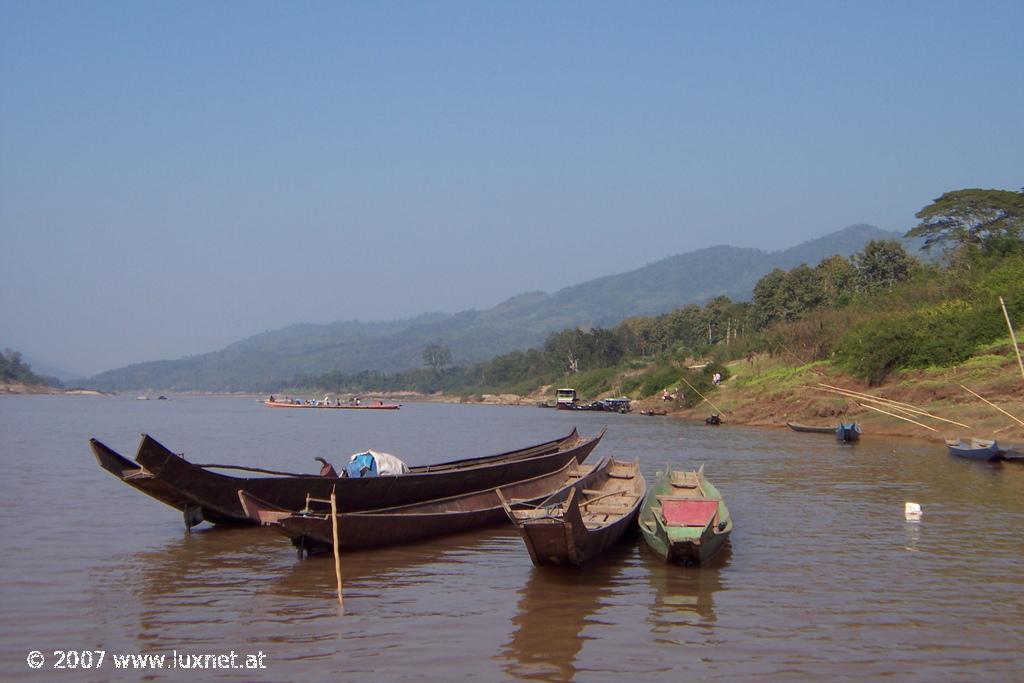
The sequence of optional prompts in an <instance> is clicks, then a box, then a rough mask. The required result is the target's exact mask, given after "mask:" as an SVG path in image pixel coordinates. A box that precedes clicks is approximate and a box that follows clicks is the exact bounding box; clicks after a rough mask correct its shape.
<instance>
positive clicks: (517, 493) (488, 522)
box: [239, 459, 608, 553]
mask: <svg viewBox="0 0 1024 683" xmlns="http://www.w3.org/2000/svg"><path fill="white" fill-rule="evenodd" d="M607 467H608V461H607V460H605V461H602V462H601V463H599V464H598V465H597V466H596V467H595V468H591V467H587V466H586V465H579V464H577V462H576V461H575V459H573V460H571V461H570V462H569V463H567V464H566V465H565V466H564V467H562V468H561V469H559V470H556V471H554V472H550V473H547V474H544V475H541V476H539V477H533V478H531V479H526V480H523V481H519V482H514V483H511V484H508V485H506V486H503V487H501V488H500V491H501V492H500V493H499V489H496V488H495V489H486V490H483V491H474V492H472V493H467V494H463V495H459V496H452V497H449V498H441V499H437V500H430V501H426V502H422V503H414V504H411V505H403V506H397V507H390V508H384V509H380V510H370V511H367V512H349V513H341V514H339V515H338V546H339V547H340V548H344V549H354V548H368V547H375V546H385V545H397V544H401V543H411V542H414V541H422V540H425V539H428V538H436V537H439V536H447V535H450V534H456V533H460V532H464V531H472V530H475V529H482V528H487V527H491V526H499V525H501V524H506V523H508V516H507V515H506V514H505V509H504V507H503V504H502V498H503V497H504V498H506V499H508V498H512V499H517V500H518V501H537V500H541V499H544V498H546V497H548V496H550V495H552V494H553V493H556V492H558V491H562V490H564V489H566V488H569V487H574V486H579V485H585V484H586V482H587V481H590V480H591V479H593V477H594V473H595V472H600V471H602V470H603V469H605V468H607ZM239 498H240V499H241V502H242V504H243V506H244V507H245V509H246V511H247V512H248V514H249V515H250V517H251V518H253V519H256V520H259V521H261V522H262V523H264V524H267V525H268V526H270V527H271V528H273V529H274V530H275V531H277V532H278V533H281V534H283V535H285V536H288V537H289V538H290V539H291V540H292V543H293V544H294V545H295V546H296V547H298V548H301V549H304V550H306V551H307V552H313V553H315V552H323V551H326V550H330V549H331V547H332V545H333V538H332V534H333V529H332V522H331V516H330V514H323V513H321V514H309V513H294V512H288V511H282V510H275V509H268V506H266V504H265V503H263V502H262V501H259V500H258V499H255V498H253V497H251V496H249V495H248V494H246V493H245V492H240V493H239ZM321 507H322V504H321Z"/></svg>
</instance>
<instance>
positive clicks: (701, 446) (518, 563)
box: [0, 396, 1024, 681]
mask: <svg viewBox="0 0 1024 683" xmlns="http://www.w3.org/2000/svg"><path fill="white" fill-rule="evenodd" d="M573 425H576V426H578V427H579V429H580V432H581V433H583V434H587V435H589V434H593V433H595V432H597V431H598V430H599V429H600V427H601V426H602V425H608V434H607V436H606V437H605V439H604V441H603V442H602V443H601V445H600V446H599V447H598V448H597V450H596V451H595V452H594V453H593V454H592V455H591V461H596V460H597V459H598V458H599V457H601V456H604V455H614V456H616V457H618V458H624V459H634V458H639V460H640V463H641V468H642V470H643V472H644V474H645V475H646V476H647V477H648V479H651V478H652V477H653V476H654V474H655V471H656V470H657V469H659V468H663V467H664V466H665V465H666V464H667V465H669V466H671V467H673V468H687V469H694V468H696V467H698V466H700V465H701V464H704V465H705V471H706V473H707V476H708V477H709V479H711V481H712V482H713V483H714V484H715V485H716V486H717V487H718V488H719V489H720V490H721V491H722V493H723V495H724V496H725V499H726V502H727V504H728V505H729V507H730V510H731V511H732V515H733V518H734V521H735V530H734V532H733V535H732V540H731V543H730V545H729V546H727V547H726V549H725V550H724V551H723V553H722V554H721V555H720V556H719V558H718V559H717V561H716V562H715V564H714V565H713V566H712V567H707V568H700V569H693V568H684V567H678V566H667V565H664V564H662V563H661V562H660V561H658V560H657V559H656V558H655V557H654V555H653V554H651V553H649V552H648V551H647V549H646V548H644V547H643V543H642V541H640V540H639V537H635V538H632V539H628V540H626V541H625V542H623V543H622V544H621V545H620V546H618V547H617V548H616V549H615V551H614V552H612V553H611V554H609V555H606V556H603V557H602V558H600V559H599V561H597V562H596V563H594V564H593V565H591V566H589V567H587V568H585V569H583V570H577V569H560V568H544V569H535V568H534V567H533V566H532V564H531V563H530V559H529V556H528V554H527V552H526V549H525V547H524V546H523V543H522V541H521V540H520V539H519V537H518V535H516V533H515V532H514V530H512V529H510V528H500V529H494V530H488V531H481V532H476V533H471V534H467V535H460V536H455V537H449V538H443V539H438V540H436V541H432V542H427V543H420V544H416V545H410V546H404V547H397V548H389V549H380V550H375V551H362V552H353V553H349V554H346V555H344V556H343V558H342V564H343V574H344V581H345V593H344V594H345V612H344V613H343V614H342V613H340V611H339V608H338V604H337V600H336V597H335V593H334V591H335V579H334V564H333V560H332V559H331V558H330V557H329V556H328V557H323V558H312V559H307V560H300V559H298V558H297V557H296V553H295V552H294V550H293V549H292V547H291V545H290V543H289V542H288V540H287V539H285V538H284V537H280V536H278V535H276V534H274V533H272V532H271V531H269V530H266V529H259V528H246V529H217V528H211V527H207V526H206V525H204V526H202V527H199V528H197V529H195V530H193V532H192V533H191V534H186V533H185V531H184V527H183V524H182V521H181V516H180V514H179V513H177V512H176V511H174V510H172V509H171V508H168V507H166V506H164V505H162V504H161V503H158V502H157V501H155V500H153V499H150V498H148V497H146V496H144V495H142V494H140V493H139V492H137V491H135V490H133V489H131V488H129V487H128V486H126V485H124V484H123V483H121V482H119V481H117V480H116V479H114V478H113V477H111V476H110V475H108V474H107V473H106V472H104V471H102V470H100V469H99V467H98V466H97V465H96V463H95V461H94V459H93V457H92V455H91V453H90V450H89V447H88V443H87V442H88V439H89V437H92V436H94V437H96V438H98V439H100V440H101V441H104V442H105V443H107V445H109V446H111V447H113V448H115V449H116V450H118V451H119V452H121V453H122V454H125V455H127V456H129V457H130V456H131V455H133V454H134V452H135V448H136V446H137V444H138V436H139V433H140V432H143V431H145V432H148V433H150V434H152V435H153V436H154V437H155V438H157V439H158V440H160V441H161V442H162V443H164V444H165V445H167V446H168V447H169V448H171V449H172V450H174V451H177V452H183V453H184V454H185V455H186V457H189V458H190V459H193V460H194V461H198V462H220V463H228V464H244V465H257V466H264V467H268V468H272V469H281V470H288V471H308V472H315V471H317V465H316V463H314V462H313V460H312V458H313V457H314V456H323V457H326V458H328V459H329V460H333V461H334V462H335V463H336V464H337V463H339V462H340V461H343V460H344V459H345V458H346V457H347V455H349V454H351V453H353V452H357V451H361V450H365V449H367V448H374V449H376V450H383V451H387V452H390V453H394V454H396V455H398V456H400V457H402V458H404V459H405V460H406V461H407V462H409V463H410V464H419V463H427V462H435V461H442V460H449V459H452V458H456V457H460V456H467V455H477V454H485V453H492V452H497V451H503V450H508V449H510V448H514V447H519V446H525V445H529V444H532V443H535V442H539V441H543V440H546V439H550V438H555V437H558V436H562V435H564V434H565V433H567V432H568V431H569V429H570V428H571V427H572V426H573ZM0 454H2V456H0V457H2V465H3V472H4V478H3V493H4V495H3V496H2V497H0V562H2V563H3V564H2V568H3V574H2V576H3V580H2V581H0V679H2V680H39V681H44V680H45V681H50V680H53V681H59V680H97V681H103V680H140V679H142V678H146V679H147V680H207V679H214V678H216V679H226V680H260V681H263V680H268V681H322V680H331V681H356V680H360V681H365V680H373V681H391V680H444V681H452V680H473V681H501V680H524V679H525V680H540V681H564V680H579V681H621V680H624V679H625V678H627V677H628V679H629V680H633V681H666V680H677V681H681V680H687V679H691V678H692V679H696V680H724V681H735V680H745V679H750V678H757V679H758V680H769V681H834V680H835V681H840V680H865V679H867V680H873V679H883V678H884V679H886V680H891V681H1014V680H1016V681H1021V680H1024V654H1022V653H1024V573H1022V568H1024V466H1022V465H1016V464H1003V465H999V464H996V465H992V464H987V463H975V462H969V461H963V460H959V459H954V458H951V457H950V456H948V455H947V454H946V452H945V449H944V448H942V447H941V446H938V445H934V444H927V443H922V442H918V441H913V440H898V439H892V438H882V437H877V438H872V436H871V435H866V436H865V437H863V439H862V440H861V442H860V443H858V444H856V445H853V446H842V445H839V444H837V443H836V442H835V440H834V439H833V438H831V437H829V436H828V435H815V434H797V433H793V432H789V431H787V430H761V429H751V428H743V427H731V426H728V425H725V426H722V427H718V428H714V427H705V426H704V425H702V424H693V423H687V422H681V421H678V420H674V419H671V418H663V417H653V418H652V417H643V416H639V415H616V414H607V413H593V414H592V413H565V412H558V411H553V410H541V409H539V408H532V407H492V406H463V405H443V404H407V405H405V406H403V408H402V409H401V410H400V411H360V412H356V411H314V410H288V411H284V410H268V409H266V408H265V407H263V406H262V405H260V404H259V403H258V402H257V401H256V400H254V399H253V398H238V397H177V396H175V397H172V398H171V400H168V401H156V400H151V401H137V400H134V399H133V398H132V397H130V396H115V397H66V396H17V397H0ZM906 501H914V502H918V503H920V504H921V506H922V508H923V510H924V514H923V516H922V518H921V520H920V521H919V522H908V521H906V520H905V519H904V513H903V507H904V503H905V502H906ZM55 650H61V651H69V650H74V651H77V652H78V653H79V654H78V655H76V657H71V656H65V661H64V662H63V664H64V666H65V667H67V666H68V665H70V664H72V663H75V662H76V661H77V663H78V667H79V668H63V669H54V665H55V664H58V663H59V661H58V660H59V658H60V655H54V654H53V653H54V651H55ZM86 650H87V651H90V652H93V653H96V652H98V651H103V652H105V653H106V654H105V659H104V661H103V662H102V665H101V666H98V667H97V662H96V657H98V654H93V655H90V656H92V657H93V667H92V668H91V669H83V668H82V666H83V665H84V663H85V661H86V656H85V655H83V654H81V651H86ZM32 651H39V652H40V653H41V654H42V657H43V665H42V668H40V669H32V668H30V667H29V665H28V660H27V657H28V655H29V653H30V652H32ZM232 651H234V652H235V653H236V656H237V658H238V659H237V660H236V661H237V663H238V665H239V666H241V665H243V662H244V663H246V664H250V665H252V666H254V667H255V666H258V665H259V664H262V665H263V666H264V668H260V669H255V668H254V669H230V670H229V669H217V670H203V671H196V670H195V669H188V670H186V669H184V668H181V667H179V668H177V669H173V670H168V669H163V670H148V671H139V670H131V671H126V670H122V669H117V668H115V662H114V661H113V655H115V654H121V655H124V654H147V653H148V654H165V655H167V656H168V658H169V659H170V660H171V661H174V655H177V656H178V658H179V659H180V658H181V655H182V654H183V653H184V655H185V657H184V660H185V662H184V663H189V664H191V663H192V660H191V659H190V655H192V654H198V655H207V654H210V655H220V654H223V655H225V656H226V655H228V653H230V652H232ZM259 653H262V655H263V658H262V659H249V660H247V659H246V657H247V656H249V655H252V656H253V657H258V655H259ZM166 661H167V660H165V666H169V664H167V663H166ZM203 661H204V662H205V663H206V665H207V666H212V665H213V662H212V661H211V659H209V658H208V659H205V660H203ZM226 662H227V660H226V659H221V660H219V662H218V663H219V664H221V665H223V664H226ZM37 663H38V662H37ZM183 666H184V664H183Z"/></svg>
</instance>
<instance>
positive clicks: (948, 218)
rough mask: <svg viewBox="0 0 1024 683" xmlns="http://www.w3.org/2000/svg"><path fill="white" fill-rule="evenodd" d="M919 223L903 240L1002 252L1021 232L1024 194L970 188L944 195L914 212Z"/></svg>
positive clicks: (1016, 239)
mask: <svg viewBox="0 0 1024 683" xmlns="http://www.w3.org/2000/svg"><path fill="white" fill-rule="evenodd" d="M916 217H917V218H919V219H920V220H921V222H920V223H918V224H917V225H916V226H915V227H913V228H911V229H910V231H908V232H907V237H924V238H925V240H924V248H925V249H930V248H932V247H933V246H935V245H940V246H942V245H952V246H953V247H961V246H964V245H974V246H978V247H981V248H982V249H989V248H999V249H1005V245H1006V244H1007V243H1015V244H1019V243H1020V241H1021V232H1022V230H1024V191H1021V192H1012V191H1009V190H982V189H978V188H971V189H966V190H955V191H953V192H947V193H945V194H944V195H942V196H941V197H939V198H938V199H936V200H935V201H934V202H932V203H931V204H929V205H928V206H926V207H924V208H923V209H921V210H920V211H918V212H917V214H916Z"/></svg>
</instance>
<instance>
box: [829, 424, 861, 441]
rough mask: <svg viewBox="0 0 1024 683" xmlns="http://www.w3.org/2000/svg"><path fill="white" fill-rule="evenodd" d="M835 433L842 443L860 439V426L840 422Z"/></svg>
mask: <svg viewBox="0 0 1024 683" xmlns="http://www.w3.org/2000/svg"><path fill="white" fill-rule="evenodd" d="M835 432H836V438H837V439H839V441H841V442H842V443H848V442H850V441H857V440H858V439H860V425H859V424H857V423H856V422H840V423H839V426H838V427H836V429H835Z"/></svg>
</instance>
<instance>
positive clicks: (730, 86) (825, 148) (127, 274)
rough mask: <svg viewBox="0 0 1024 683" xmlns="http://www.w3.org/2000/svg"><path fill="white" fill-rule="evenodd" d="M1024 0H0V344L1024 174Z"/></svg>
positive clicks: (80, 353)
mask: <svg viewBox="0 0 1024 683" xmlns="http://www.w3.org/2000/svg"><path fill="white" fill-rule="evenodd" d="M1022 26H1024V2H1020V0H1012V1H1010V2H966V1H964V2H954V3H945V2H935V1H931V0H929V1H927V2H891V0H886V1H884V2H868V1H862V2H826V1H815V2H761V1H758V2H749V3H745V2H728V3H718V2H704V3H694V2H672V3H668V2H666V3H628V2H615V3H597V2H584V3H568V2H559V3H550V2H514V3H513V2H506V3H497V2H480V1H477V2H466V3H458V2H421V3H413V2H400V3H393V4H392V3H385V2H359V3H355V2H347V3H346V2H323V3H320V2H277V1H274V2H240V1H239V2H166V3H165V2H123V3H122V2H100V1H94V2H59V3H53V2H37V1H29V0H24V1H20V2H11V1H9V0H0V244H2V245H3V246H2V251H0V253H2V258H0V268H2V271H0V347H2V346H10V347H13V348H16V349H19V350H21V351H22V352H23V353H25V354H27V355H28V356H29V357H31V358H35V359H39V360H45V361H46V362H50V363H56V364H59V365H62V366H64V367H66V368H69V369H72V370H78V371H81V372H83V373H93V372H98V371H101V370H105V369H108V368H111V367H116V366H120V365H125V364H127V363H130V362H136V361H143V360H154V359H159V358H177V357H180V356H183V355H188V354H195V353H202V352H205V351H211V350H216V349H219V348H221V347H223V346H224V345H226V344H228V343H230V342H232V341H236V340H238V339H240V338H242V337H244V336H247V335H250V334H254V333H257V332H261V331H264V330H267V329H272V328H276V327H280V326H283V325H287V324H290V323H295V322H303V321H308V322H329V321H333V320H339V319H351V318H359V319H364V320H385V319H393V318H402V317H408V316H411V315H414V314H417V313H422V312H427V311H446V312H455V311H458V310H463V309H466V308H488V307H490V306H493V305H494V304H496V303H498V302H499V301H501V300H503V299H505V298H507V297H509V296H512V295H515V294H518V293H521V292H524V291H529V290H536V289H541V290H545V291H554V290H556V289H558V288H560V287H563V286H566V285H570V284H575V283H578V282H581V281H584V280H587V279H590V278H593V277H598V276H601V275H607V274H611V273H615V272H622V271H626V270H631V269H633V268H636V267H639V266H642V265H644V264H645V263H648V262H651V261H655V260H657V259H660V258H662V257H664V256H668V255H671V254H676V253H680V252H685V251H690V250H693V249H696V248H700V247H705V246H709V245H713V244H722V243H728V244H733V245H736V246H753V247H760V248H764V249H779V248H785V247H789V246H792V245H794V244H797V243H799V242H802V241H804V240H807V239H811V238H814V237H818V236H821V235H823V234H825V233H827V232H831V231H833V230H836V229H839V228H842V227H845V226H847V225H850V224H852V223H860V222H866V223H872V224H875V225H877V226H879V227H882V228H886V229H892V230H904V229H907V228H909V227H910V226H912V225H913V223H914V218H913V215H914V213H915V212H916V211H917V210H919V209H920V208H921V207H922V206H924V205H926V204H927V203H929V202H930V201H931V200H932V199H934V198H935V197H937V196H938V195H939V194H941V193H942V192H944V191H947V190H952V189H959V188H963V187H997V188H1003V189H1017V188H1019V187H1021V186H1022V185H1024V113H1022V112H1024V79H1022V74H1024V41H1022V40H1021V27H1022Z"/></svg>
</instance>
